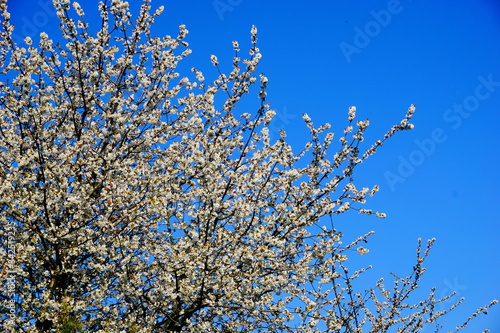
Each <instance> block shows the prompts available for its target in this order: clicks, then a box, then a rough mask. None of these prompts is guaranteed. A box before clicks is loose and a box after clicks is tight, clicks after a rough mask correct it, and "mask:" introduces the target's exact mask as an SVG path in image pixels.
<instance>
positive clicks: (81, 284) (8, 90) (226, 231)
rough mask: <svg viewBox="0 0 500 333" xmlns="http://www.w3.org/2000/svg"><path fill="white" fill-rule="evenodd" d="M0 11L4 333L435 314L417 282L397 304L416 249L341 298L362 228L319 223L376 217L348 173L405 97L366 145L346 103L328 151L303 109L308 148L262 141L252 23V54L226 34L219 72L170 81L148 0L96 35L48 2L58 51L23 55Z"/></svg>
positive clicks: (114, 9) (374, 328)
mask: <svg viewBox="0 0 500 333" xmlns="http://www.w3.org/2000/svg"><path fill="white" fill-rule="evenodd" d="M0 3H1V5H0V6H1V13H2V31H1V35H0V73H1V75H2V79H1V81H0V214H1V215H0V243H1V245H0V246H1V250H0V265H1V266H0V267H1V268H2V270H1V272H0V290H1V293H0V299H1V300H2V302H3V304H4V305H5V307H4V308H2V313H1V314H0V319H1V323H0V329H1V331H2V332H45V331H47V332H48V331H53V332H268V331H269V332H313V331H326V332H386V331H388V330H389V329H392V330H393V331H396V330H397V332H403V331H405V332H418V331H420V330H422V329H423V328H424V327H425V325H433V324H432V323H433V322H434V321H435V320H436V319H438V318H439V317H440V316H442V315H443V314H444V313H445V312H446V311H443V312H437V311H435V305H436V304H437V303H439V302H441V301H443V300H436V299H434V297H433V292H432V291H431V293H430V295H429V296H428V297H427V298H424V299H423V300H420V301H418V302H416V303H410V302H408V297H409V295H410V293H412V292H413V291H414V290H415V289H416V288H417V282H418V281H419V280H420V278H421V275H422V274H423V272H424V268H423V266H422V265H423V261H424V259H425V257H426V256H427V253H428V250H429V248H430V246H431V245H432V242H433V241H429V242H428V243H427V245H421V244H420V242H419V244H418V256H417V263H416V264H415V266H414V267H413V271H412V273H411V274H410V275H409V276H408V277H405V278H399V277H397V278H396V280H395V283H394V285H393V286H392V287H389V288H386V287H384V285H383V282H382V280H381V281H378V282H377V283H376V285H375V286H374V287H373V289H371V290H367V291H356V290H354V288H353V284H352V281H353V280H354V279H355V278H356V277H357V276H358V275H359V274H361V273H362V272H363V271H364V270H361V271H358V272H354V273H352V272H349V271H348V270H347V267H346V262H345V260H346V259H347V256H348V255H350V254H351V253H354V254H357V253H359V254H364V253H366V252H367V250H366V249H365V248H363V247H362V246H360V244H361V243H363V244H364V242H365V241H366V239H367V238H368V237H369V236H370V234H371V233H368V234H366V235H364V236H361V237H359V238H358V239H357V240H355V241H354V242H352V243H351V244H347V245H346V244H343V243H342V234H341V232H340V231H338V230H335V229H334V228H333V227H329V226H328V221H329V219H328V218H327V219H322V218H324V217H328V216H330V217H331V216H335V215H336V214H341V213H343V212H346V211H349V210H357V211H359V212H360V213H365V214H373V215H376V216H378V217H381V218H383V217H384V216H385V215H384V214H383V213H379V212H372V210H369V209H365V208H363V207H364V206H363V205H364V204H365V200H366V198H367V197H370V196H373V195H374V194H375V193H376V192H377V190H378V187H374V188H371V189H369V188H366V187H362V188H359V187H357V186H356V185H355V184H354V179H353V177H354V170H355V169H356V167H357V166H358V165H359V164H360V163H362V162H363V161H364V160H365V159H367V158H369V157H370V156H371V155H372V154H374V153H375V152H376V150H377V149H378V148H379V147H380V146H382V144H383V142H384V141H385V140H387V139H389V138H390V137H392V136H393V135H394V134H395V133H397V132H399V131H403V130H407V129H411V128H412V127H413V126H412V125H411V124H410V122H409V121H410V119H411V117H412V115H413V113H414V111H415V106H413V105H412V106H410V107H409V109H408V112H407V114H406V117H405V118H404V119H403V120H402V121H401V122H400V123H399V124H398V125H395V126H394V127H392V128H391V129H390V130H389V131H388V133H387V134H386V135H385V136H384V137H382V138H381V140H379V141H376V142H375V143H374V144H373V145H369V146H366V147H365V148H362V147H363V135H364V132H365V130H366V129H367V127H368V125H369V123H368V121H367V120H364V121H356V108H355V107H350V108H349V111H348V119H347V126H346V129H345V131H344V134H343V136H342V137H340V140H339V141H337V140H334V136H333V133H330V132H328V129H329V125H323V126H320V127H316V126H314V125H313V122H312V120H311V119H310V118H309V116H307V115H305V114H304V116H303V120H304V122H305V125H306V126H307V128H308V131H309V133H310V140H309V142H308V143H307V144H306V145H305V146H304V147H294V149H292V147H291V146H290V145H289V144H288V143H287V141H286V133H285V132H281V137H280V138H279V139H277V140H271V138H270V133H269V123H270V121H271V120H272V119H273V116H274V114H275V112H274V111H272V109H271V108H270V106H269V104H268V102H267V96H266V86H267V83H268V80H267V78H266V77H265V76H264V75H262V74H260V75H258V74H255V73H256V68H257V65H258V63H259V60H260V59H261V54H260V51H259V49H258V47H257V37H256V33H257V29H256V28H255V27H253V28H252V30H251V47H250V52H249V55H248V56H247V57H243V58H242V56H241V55H240V48H239V45H238V43H237V42H233V49H234V53H235V55H234V58H233V64H232V71H231V72H230V73H222V71H220V70H219V73H220V75H218V77H216V78H215V79H214V80H213V81H206V80H205V78H204V76H203V74H202V72H201V71H200V70H198V69H195V68H193V69H192V72H191V73H184V74H181V73H179V71H178V70H177V66H178V64H179V62H180V61H182V59H183V58H184V57H186V56H188V55H189V53H190V52H191V51H190V50H189V49H188V48H187V47H188V43H187V42H186V41H185V37H186V35H187V33H188V31H187V30H186V27H184V26H180V30H179V33H178V35H177V36H176V37H171V36H164V37H155V36H152V35H151V32H150V28H151V26H152V24H153V21H154V20H155V19H156V18H157V17H158V16H159V15H160V14H161V11H162V7H160V8H159V9H157V10H156V11H155V12H154V13H151V10H150V1H149V0H146V1H144V2H143V4H142V7H141V9H140V12H139V13H138V15H137V17H136V18H133V16H132V14H131V13H130V11H129V7H128V4H127V2H125V1H121V0H113V1H112V2H109V1H106V0H104V1H102V2H100V4H99V11H100V15H101V19H102V20H101V22H102V23H101V26H100V27H98V32H97V33H96V34H94V35H92V34H91V33H90V32H89V27H88V24H87V23H86V21H85V19H84V11H83V10H82V8H81V7H80V5H79V4H78V3H76V2H73V3H70V1H69V0H54V6H55V9H56V12H57V17H58V19H59V21H60V24H61V29H62V39H63V40H64V43H61V45H56V44H55V43H54V42H53V40H52V39H50V38H49V36H48V35H47V34H46V33H41V34H40V38H39V40H37V41H33V40H31V39H30V38H29V37H27V38H26V39H25V41H24V42H25V44H26V45H24V46H19V45H17V44H16V42H15V41H14V40H13V38H12V35H13V29H14V28H13V25H12V24H11V22H10V14H9V12H8V9H7V0H2V1H1V2H0ZM211 60H212V64H213V65H214V66H215V67H217V69H219V65H218V60H217V57H216V56H212V59H211ZM254 91H255V93H256V95H257V96H258V98H256V99H255V101H256V108H255V110H254V112H253V113H246V112H243V111H242V110H241V108H238V105H239V104H238V102H239V101H240V99H241V98H242V97H243V96H244V95H246V94H248V93H251V92H254ZM353 250H354V251H353ZM488 307H489V306H486V307H485V308H481V309H479V310H478V313H479V312H481V311H486V309H487V308H488ZM475 315H476V314H474V315H473V316H475Z"/></svg>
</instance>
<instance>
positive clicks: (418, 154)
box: [9, 0, 500, 332]
mask: <svg viewBox="0 0 500 333" xmlns="http://www.w3.org/2000/svg"><path fill="white" fill-rule="evenodd" d="M81 2H82V5H83V8H84V9H86V8H89V6H91V8H92V10H93V9H94V8H95V7H96V5H95V4H96V3H97V2H96V1H81ZM130 2H131V3H132V4H134V6H135V7H134V8H137V3H138V2H137V0H131V1H130ZM160 4H163V5H165V7H166V10H165V13H164V15H163V16H162V18H161V19H160V20H158V21H157V30H156V33H157V34H170V35H176V33H177V31H178V30H177V26H178V25H179V24H186V25H187V28H188V30H189V31H190V34H189V35H188V38H187V41H188V42H189V43H190V47H191V48H192V49H193V51H194V52H193V54H192V55H191V56H190V57H189V58H190V59H189V62H190V63H191V64H193V65H196V66H197V68H199V69H202V70H203V69H204V68H207V70H208V72H207V73H209V69H210V54H215V55H217V56H218V57H219V60H220V62H221V63H222V66H223V68H224V61H225V60H226V68H230V60H229V59H230V57H232V56H233V53H232V46H231V41H232V40H238V41H239V42H240V45H241V46H242V51H243V50H245V46H248V45H249V43H248V41H249V35H250V34H249V31H250V28H251V26H252V24H255V25H256V26H257V27H258V29H259V46H260V49H261V52H262V54H263V60H262V62H261V67H260V71H261V72H264V73H265V74H266V76H268V78H269V84H268V86H269V91H268V96H269V98H268V100H269V101H270V102H271V104H272V106H273V108H274V109H275V110H276V111H277V114H278V115H277V118H276V119H275V121H274V122H273V123H272V129H273V130H274V131H277V130H278V129H284V130H286V131H287V132H288V133H289V136H288V138H289V139H290V140H291V142H292V144H293V143H294V142H296V143H297V144H301V143H302V142H303V139H304V137H305V136H306V135H307V130H306V128H305V125H304V124H303V123H302V121H301V114H302V113H305V112H306V113H308V114H309V115H310V116H311V117H312V119H313V121H314V122H315V123H316V124H320V123H324V122H330V123H332V124H333V128H334V129H336V130H337V133H338V134H340V132H341V129H342V128H343V126H344V125H345V119H346V118H347V108H348V106H350V105H356V106H357V108H358V116H359V117H360V118H362V119H363V118H369V119H370V122H371V127H370V128H369V129H368V139H369V141H370V140H375V139H378V138H379V137H381V136H382V135H383V134H384V133H385V131H386V130H387V129H388V128H390V126H391V125H393V124H395V123H397V122H399V121H400V120H401V119H402V118H403V117H404V114H405V112H406V109H407V108H408V106H409V105H410V104H412V103H415V104H417V112H416V115H415V117H414V119H413V123H414V124H415V129H414V130H412V131H409V132H404V133H399V135H398V136H397V137H396V138H394V139H393V140H391V141H390V142H389V143H388V144H386V145H385V146H384V147H382V148H383V149H381V150H380V151H379V152H378V153H377V154H376V155H375V156H373V158H372V159H371V160H370V161H368V162H367V163H365V164H364V165H362V166H361V168H360V169H359V170H358V172H359V173H358V178H357V180H358V184H360V185H361V184H363V185H366V186H373V185H374V184H379V185H380V186H381V191H380V192H379V193H378V195H377V196H376V197H375V198H373V200H371V201H369V202H368V204H367V206H368V207H367V208H374V209H376V210H380V211H384V212H386V213H387V215H388V217H387V218H386V219H385V220H380V219H375V218H372V217H368V216H358V215H356V214H350V215H345V216H341V217H339V218H338V219H337V220H336V221H335V224H336V226H337V227H338V228H339V229H340V230H342V231H343V232H344V233H345V234H347V237H353V238H354V237H356V236H358V235H360V234H361V233H364V232H367V231H370V230H374V231H375V232H376V234H375V235H374V236H373V237H372V239H371V241H370V243H368V247H369V248H370V249H371V252H370V253H369V254H368V255H366V256H364V257H361V258H357V259H355V260H353V265H359V267H361V266H362V265H368V264H372V265H374V270H373V272H372V273H371V274H370V275H369V276H367V279H366V281H369V279H368V278H371V279H372V281H373V282H374V281H375V280H376V279H377V278H378V277H380V276H386V277H389V276H388V274H387V273H388V272H390V271H394V272H395V273H398V274H401V275H407V274H408V273H409V272H410V270H411V267H412V266H413V263H414V262H413V260H414V257H415V246H416V240H417V238H418V237H422V238H424V239H428V238H432V237H435V238H437V244H436V246H435V248H434V250H433V252H432V253H431V257H430V259H429V261H428V271H427V273H426V276H425V277H424V282H423V283H422V287H423V288H430V287H431V286H435V287H437V291H436V296H442V295H444V294H446V293H448V292H450V291H452V290H454V291H456V292H457V293H458V296H459V297H465V298H466V299H467V301H466V303H465V304H464V305H462V306H461V307H460V308H459V309H458V310H456V311H455V313H454V314H452V315H450V316H448V320H447V321H446V322H445V325H446V326H445V328H449V329H451V328H452V327H453V326H455V325H458V324H461V323H462V320H463V319H465V318H466V317H467V316H468V315H469V314H470V313H472V312H473V311H474V309H475V308H477V307H479V306H482V305H484V304H487V303H489V301H490V300H492V299H493V298H500V283H498V280H499V275H500V260H499V250H500V246H499V243H500V242H499V236H500V233H499V230H500V228H499V222H500V204H499V200H500V196H499V194H498V193H499V192H498V191H499V187H500V176H499V172H498V168H499V167H498V164H499V162H500V159H499V157H498V155H499V153H500V149H499V138H500V134H499V133H500V131H499V130H498V127H497V126H498V124H499V123H500V2H499V1H498V0H474V1H472V0H468V1H466V0H453V1H451V0H443V1H424V0H413V1H412V0H401V1H396V0H376V1H375V0H373V1H361V0H352V1H340V0H321V1H319V0H318V1H307V2H306V1H290V0H288V1H285V0H276V1H268V0H198V1H195V0H191V1H186V0H169V1H166V0H162V1H160V0H156V1H153V7H155V5H160ZM9 5H10V6H11V8H12V15H13V21H14V23H15V24H16V28H17V30H16V34H19V35H30V36H33V37H36V36H37V35H38V34H39V32H41V31H47V32H49V33H52V34H54V33H57V31H58V30H57V21H56V20H55V17H54V14H53V11H51V10H50V9H49V7H48V6H49V5H50V1H49V0H39V1H38V0H9ZM51 37H52V36H51ZM206 77H207V78H208V77H209V75H206ZM254 111H256V110H248V111H247V112H254ZM422 296H424V294H423V293H422ZM447 305H450V303H448V304H447ZM485 327H489V328H490V329H491V330H492V332H500V305H498V306H497V307H496V308H493V310H492V311H491V312H490V315H489V316H486V317H485V316H481V317H480V318H478V319H477V320H475V322H474V323H473V324H472V325H471V326H470V328H469V329H467V330H465V331H464V332H481V331H482V329H483V328H485ZM428 331H429V332H430V329H429V330H428Z"/></svg>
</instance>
